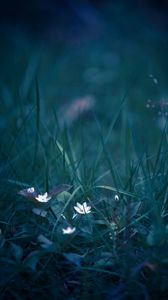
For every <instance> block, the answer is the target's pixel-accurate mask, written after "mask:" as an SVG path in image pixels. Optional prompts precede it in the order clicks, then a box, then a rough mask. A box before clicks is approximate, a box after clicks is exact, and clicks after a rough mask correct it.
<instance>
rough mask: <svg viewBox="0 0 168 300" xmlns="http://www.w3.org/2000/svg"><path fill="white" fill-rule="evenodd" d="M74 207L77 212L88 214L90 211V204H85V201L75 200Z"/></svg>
mask: <svg viewBox="0 0 168 300" xmlns="http://www.w3.org/2000/svg"><path fill="white" fill-rule="evenodd" d="M74 209H75V210H76V212H77V213H78V214H82V215H85V214H90V213H91V206H89V205H88V206H87V203H86V202H84V203H83V204H80V203H78V202H77V204H76V206H74Z"/></svg>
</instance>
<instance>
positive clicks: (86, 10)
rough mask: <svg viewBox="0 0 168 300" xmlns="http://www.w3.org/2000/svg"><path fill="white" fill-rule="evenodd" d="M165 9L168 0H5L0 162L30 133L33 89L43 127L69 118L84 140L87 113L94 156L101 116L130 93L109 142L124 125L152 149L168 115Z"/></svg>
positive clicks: (104, 120) (0, 31)
mask: <svg viewBox="0 0 168 300" xmlns="http://www.w3.org/2000/svg"><path fill="white" fill-rule="evenodd" d="M167 12H168V2H167V1H166V0H165V1H164V0H162V1H149V0H148V1H133V0H132V1H131V0H129V1H121V0H116V1H112V0H107V1H102V0H97V1H96V0H92V1H91V0H90V1H89V0H83V1H77V0H62V1H51V0H50V1H49V0H48V1H47V0H40V1H39V0H34V1H9V0H7V1H5V2H4V3H2V4H1V9H0V45H1V48H0V66H1V68H0V99H1V100H0V101H1V118H0V130H1V142H2V143H1V154H2V161H4V160H6V159H9V157H15V159H16V157H17V155H18V151H20V150H18V149H21V148H22V149H27V148H26V147H27V146H28V145H29V144H31V143H32V141H33V140H34V135H33V134H34V133H33V132H35V131H33V126H36V125H33V124H36V119H37V113H36V108H37V107H36V106H37V102H36V98H37V94H38V95H39V97H40V118H41V120H42V123H43V125H44V126H43V127H45V129H44V128H43V135H44V136H45V134H46V133H47V134H48V132H50V134H51V135H54V134H55V135H56V134H57V129H58V128H57V127H58V126H57V125H59V127H60V130H62V128H63V127H64V123H66V124H67V126H68V127H69V128H70V129H71V130H72V135H73V137H74V139H75V138H76V140H77V141H78V140H79V138H78V134H77V132H78V126H77V124H78V121H79V119H80V122H81V116H82V118H83V121H82V122H83V123H82V127H83V128H84V129H83V130H84V137H85V140H88V141H89V143H90V142H91V141H93V139H94V143H93V144H92V149H91V150H90V151H91V152H92V154H93V155H94V152H95V151H96V149H97V142H96V136H100V133H99V131H98V129H97V125H95V124H96V122H97V123H100V124H101V130H102V133H103V134H104V133H105V132H107V130H108V128H109V126H110V124H111V122H112V120H113V118H114V116H115V114H116V111H118V109H119V107H120V105H121V103H122V101H123V99H126V101H125V102H124V109H123V110H122V112H121V113H120V115H119V118H118V122H116V125H115V128H114V129H115V130H114V132H113V136H112V140H111V142H110V143H111V144H110V147H111V149H113V151H114V152H115V151H116V150H117V155H119V152H118V149H119V146H120V143H122V142H123V132H122V134H121V131H122V130H123V131H124V130H125V128H126V126H125V124H127V125H128V127H129V126H132V128H133V131H134V133H135V135H137V136H138V138H139V144H140V145H141V146H144V144H145V141H146V143H147V144H148V145H149V148H150V149H153V146H154V145H155V143H156V141H157V136H160V131H161V130H163V128H164V126H165V122H166V119H167V115H168V87H167V86H168V85H167V78H168V77H167V75H168V59H167V53H168V30H167V28H168V18H167ZM37 83H38V84H37ZM90 111H92V113H91V114H90ZM56 116H57V117H56ZM83 116H84V117H83ZM55 118H57V121H58V124H57V125H56V119H55ZM93 124H94V125H93ZM27 125H28V126H27ZM23 128H24V130H23ZM25 128H26V130H27V135H25ZM46 128H47V129H46ZM45 130H46V131H45ZM73 130H74V131H73ZM47 134H46V135H47ZM124 135H125V136H126V131H125V132H124ZM14 144H15V146H13V145H14ZM16 145H17V146H16ZM20 152H21V151H20ZM25 159H27V157H25ZM29 159H30V158H29ZM25 165H26V163H25Z"/></svg>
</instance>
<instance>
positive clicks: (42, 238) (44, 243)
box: [37, 234, 53, 249]
mask: <svg viewBox="0 0 168 300" xmlns="http://www.w3.org/2000/svg"><path fill="white" fill-rule="evenodd" d="M37 241H38V242H39V243H40V246H41V247H42V248H44V249H48V248H51V246H53V242H52V241H51V240H49V239H48V238H46V237H45V236H44V235H43V234H40V235H39V236H38V237H37Z"/></svg>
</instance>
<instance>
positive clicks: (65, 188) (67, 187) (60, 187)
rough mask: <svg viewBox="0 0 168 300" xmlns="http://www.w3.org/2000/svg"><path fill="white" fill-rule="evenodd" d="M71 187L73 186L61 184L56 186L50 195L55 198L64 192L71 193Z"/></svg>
mask: <svg viewBox="0 0 168 300" xmlns="http://www.w3.org/2000/svg"><path fill="white" fill-rule="evenodd" d="M71 187H72V186H71V185H69V184H60V185H58V186H55V187H54V188H53V189H52V190H50V191H49V193H48V194H49V196H51V197H55V196H57V195H59V194H60V193H62V192H65V191H69V190H70V189H71Z"/></svg>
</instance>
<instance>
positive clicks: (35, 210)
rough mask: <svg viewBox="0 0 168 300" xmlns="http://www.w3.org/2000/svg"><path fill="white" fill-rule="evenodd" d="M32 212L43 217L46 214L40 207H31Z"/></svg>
mask: <svg viewBox="0 0 168 300" xmlns="http://www.w3.org/2000/svg"><path fill="white" fill-rule="evenodd" d="M32 212H33V213H34V214H35V215H37V216H40V217H43V218H45V217H46V216H47V211H46V210H44V209H40V208H35V207H34V208H33V209H32Z"/></svg>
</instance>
